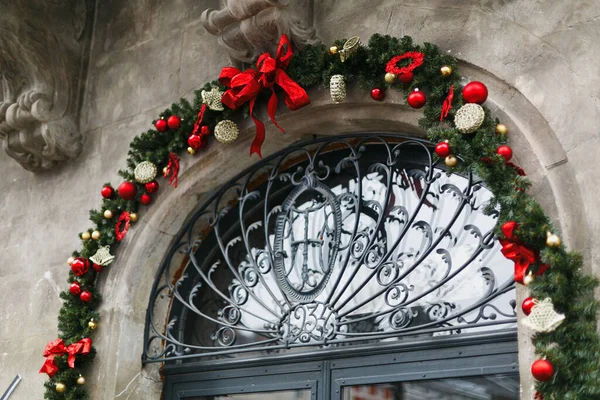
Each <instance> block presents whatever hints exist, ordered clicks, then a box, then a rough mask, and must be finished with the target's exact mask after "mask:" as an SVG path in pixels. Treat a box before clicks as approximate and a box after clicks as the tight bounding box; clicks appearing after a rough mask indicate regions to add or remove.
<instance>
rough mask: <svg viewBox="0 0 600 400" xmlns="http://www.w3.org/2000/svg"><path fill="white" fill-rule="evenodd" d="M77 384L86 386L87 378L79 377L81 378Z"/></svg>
mask: <svg viewBox="0 0 600 400" xmlns="http://www.w3.org/2000/svg"><path fill="white" fill-rule="evenodd" d="M77 384H78V385H79V386H82V385H85V377H84V376H82V375H79V378H77Z"/></svg>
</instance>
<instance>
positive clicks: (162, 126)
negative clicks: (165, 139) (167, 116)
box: [154, 119, 168, 132]
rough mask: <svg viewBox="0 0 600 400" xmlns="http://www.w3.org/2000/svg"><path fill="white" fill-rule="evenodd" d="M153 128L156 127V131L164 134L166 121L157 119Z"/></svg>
mask: <svg viewBox="0 0 600 400" xmlns="http://www.w3.org/2000/svg"><path fill="white" fill-rule="evenodd" d="M154 126H155V127H156V130H157V131H159V132H165V131H166V130H167V128H168V126H167V121H165V120H164V119H159V120H158V121H156V122H155V123H154Z"/></svg>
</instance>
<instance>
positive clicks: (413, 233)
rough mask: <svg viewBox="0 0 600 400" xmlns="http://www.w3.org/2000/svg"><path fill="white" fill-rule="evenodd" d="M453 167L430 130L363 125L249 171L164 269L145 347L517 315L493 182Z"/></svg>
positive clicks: (364, 337)
mask: <svg viewBox="0 0 600 400" xmlns="http://www.w3.org/2000/svg"><path fill="white" fill-rule="evenodd" d="M443 168H444V166H443V165H440V164H439V163H438V162H434V161H433V157H432V154H431V148H430V145H429V144H428V143H426V142H424V141H420V140H415V139H410V138H405V137H402V136H399V135H376V134H363V135H347V136H341V137H340V136H338V137H329V138H320V139H317V140H314V141H311V142H307V143H301V144H298V145H295V146H292V147H291V148H289V149H286V150H284V151H282V152H280V153H278V154H275V155H273V156H271V157H269V158H268V159H265V160H264V161H262V162H260V163H258V164H257V165H255V166H254V167H253V168H251V169H250V170H248V171H245V172H244V173H242V174H240V175H239V176H237V177H236V178H235V179H233V180H232V181H231V182H229V183H228V184H226V185H224V186H223V187H222V188H221V189H220V190H219V191H218V192H217V193H216V194H215V195H214V196H213V197H212V198H211V199H210V200H209V201H208V202H207V203H205V204H204V205H203V206H202V207H201V208H200V210H199V211H198V212H197V213H196V214H195V215H194V216H193V218H192V219H191V220H190V221H189V222H188V224H187V225H186V227H185V229H184V230H183V231H182V233H181V234H180V236H179V241H178V244H177V246H175V248H174V250H173V251H172V252H171V255H170V256H169V257H168V258H167V259H166V260H165V262H164V263H163V265H162V267H161V269H160V270H159V273H158V275H157V280H156V282H155V285H154V290H153V294H152V298H151V300H150V306H149V308H148V314H147V327H146V343H147V346H146V353H145V355H144V357H145V361H146V362H152V361H164V360H170V359H173V360H176V359H195V358H202V357H210V356H213V357H214V356H234V355H239V354H241V353H245V352H250V351H271V352H272V351H283V350H285V349H290V348H294V347H302V346H320V347H332V346H340V345H347V344H355V343H365V341H369V342H373V341H381V340H386V341H387V342H389V341H400V340H405V338H410V337H412V336H415V335H419V337H420V338H422V337H423V336H424V335H425V336H429V337H434V336H439V335H449V334H450V335H457V334H462V333H464V332H486V331H490V330H496V329H499V328H506V329H514V327H515V323H516V313H515V300H514V297H515V294H514V281H513V278H512V273H511V271H512V266H511V264H510V262H509V261H507V260H506V259H505V258H504V257H503V256H502V254H501V253H500V251H499V247H498V244H497V241H496V240H495V236H494V233H493V228H494V226H495V219H496V215H495V214H493V213H492V214H491V215H487V214H485V213H484V210H485V208H486V207H485V206H486V204H487V203H488V201H489V200H490V199H491V193H490V192H489V191H488V190H487V189H485V187H484V186H483V183H482V182H481V181H479V180H478V179H477V178H476V177H475V176H473V175H467V176H460V175H456V174H453V175H448V174H446V173H445V172H444V169H443ZM164 298H166V299H167V300H168V303H169V306H168V307H167V306H165V305H163V304H162V303H161V302H162V301H164ZM165 309H168V315H167V316H166V318H167V320H168V321H169V323H168V324H167V326H166V330H165V328H163V327H162V326H161V325H160V324H159V325H157V322H156V321H160V320H161V318H162V319H164V317H165V316H161V315H159V314H160V313H161V312H162V311H164V310H165Z"/></svg>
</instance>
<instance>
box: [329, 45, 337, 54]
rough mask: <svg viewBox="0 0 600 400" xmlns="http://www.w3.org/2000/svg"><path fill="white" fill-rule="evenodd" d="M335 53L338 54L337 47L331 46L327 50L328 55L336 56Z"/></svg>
mask: <svg viewBox="0 0 600 400" xmlns="http://www.w3.org/2000/svg"><path fill="white" fill-rule="evenodd" d="M337 52H338V47H337V46H331V47H330V48H329V54H331V55H334V54H337Z"/></svg>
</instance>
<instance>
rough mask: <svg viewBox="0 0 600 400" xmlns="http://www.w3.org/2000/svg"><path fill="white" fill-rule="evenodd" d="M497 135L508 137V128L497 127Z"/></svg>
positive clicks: (500, 125)
mask: <svg viewBox="0 0 600 400" xmlns="http://www.w3.org/2000/svg"><path fill="white" fill-rule="evenodd" d="M496 133H497V134H499V135H506V134H507V133H508V126H506V125H504V124H498V125H496Z"/></svg>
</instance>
